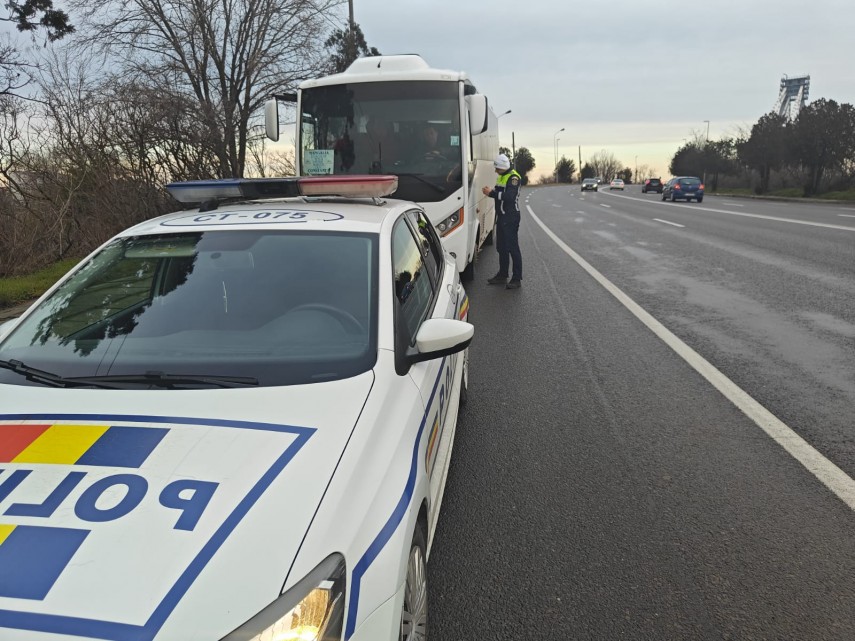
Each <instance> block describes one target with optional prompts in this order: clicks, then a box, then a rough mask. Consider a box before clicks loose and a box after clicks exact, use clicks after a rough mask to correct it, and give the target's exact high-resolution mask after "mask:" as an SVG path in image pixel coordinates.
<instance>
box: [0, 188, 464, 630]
mask: <svg viewBox="0 0 855 641" xmlns="http://www.w3.org/2000/svg"><path fill="white" fill-rule="evenodd" d="M397 180H398V179H397V177H395V176H353V175H348V176H317V177H312V178H282V179H271V178H266V179H260V180H253V179H234V180H212V181H196V182H190V183H173V184H172V185H170V186H169V187H168V189H169V191H170V192H171V193H172V194H173V195H174V196H175V197H176V198H177V199H178V200H179V201H180V202H183V203H185V206H188V207H189V204H190V203H195V205H194V206H193V207H191V208H189V209H186V210H184V211H179V212H176V213H173V214H168V215H166V216H162V217H160V218H154V219H151V220H147V221H145V222H142V223H139V224H138V225H136V226H135V227H133V228H131V229H129V230H127V231H125V232H122V233H121V234H119V235H118V236H116V237H115V238H114V239H113V240H111V241H109V242H108V243H106V244H105V245H103V246H102V247H101V248H100V249H99V250H98V251H96V252H95V253H93V254H92V255H90V256H89V257H88V258H86V259H85V260H84V262H83V263H81V265H80V266H79V267H77V268H76V269H73V270H72V271H71V273H70V274H69V275H68V276H66V277H65V278H64V279H63V280H62V281H61V282H60V283H59V284H58V285H55V286H54V287H53V289H51V290H50V291H49V292H48V293H47V294H46V295H45V296H44V297H43V298H42V300H41V301H40V302H38V303H36V304H35V306H33V307H31V308H30V309H29V310H28V311H27V312H25V313H24V315H23V316H22V317H20V318H18V319H16V320H14V321H12V322H11V325H5V326H3V327H2V328H0V461H2V465H0V468H2V472H3V474H2V475H0V502H2V503H3V510H4V514H3V518H2V521H0V523H2V525H0V601H2V608H0V638H2V639H3V641H10V640H12V639H15V640H18V641H22V640H24V639H30V640H34V639H42V640H44V639H46V638H47V637H50V639H52V641H62V640H65V641H72V640H76V641H83V640H84V639H90V640H91V639H99V638H100V639H114V640H119V639H146V640H147V641H167V640H173V641H174V640H178V639H187V640H188V641H190V640H198V639H205V640H207V641H215V640H216V639H243V640H246V641H248V640H255V641H258V640H259V639H268V640H269V639H274V638H275V639H280V640H285V639H291V640H295V641H296V640H298V639H301V640H310V639H312V640H315V641H317V640H324V641H326V640H333V639H336V640H338V641H340V640H341V639H348V641H378V640H380V639H387V640H388V639H395V640H396V641H397V640H398V639H407V640H409V639H415V638H419V639H423V638H424V635H423V631H424V630H425V629H426V627H427V626H428V620H427V616H428V606H427V601H426V599H427V598H428V584H427V565H426V564H427V550H428V549H430V543H431V540H432V538H433V533H434V531H435V527H436V522H437V521H436V520H437V518H438V517H439V507H440V504H441V502H442V493H443V488H444V486H445V478H446V474H447V473H448V466H449V462H450V460H451V454H452V451H451V450H452V444H453V442H454V433H455V425H456V423H457V415H458V408H459V405H460V401H461V398H465V395H466V381H467V376H468V374H467V372H468V369H467V356H466V353H467V352H466V349H467V346H468V345H469V341H470V340H471V339H472V335H473V332H474V328H473V326H472V325H470V324H469V323H467V322H466V319H467V314H468V309H469V299H468V298H467V296H466V292H465V291H464V290H463V287H462V286H461V285H460V281H459V275H458V270H457V266H456V264H455V262H454V259H453V257H452V256H451V254H450V253H449V252H448V251H446V250H445V248H444V247H443V245H442V243H441V241H440V238H439V235H438V234H437V233H436V232H435V231H434V228H433V225H432V224H431V222H430V220H429V219H428V218H427V215H426V214H425V212H424V210H423V209H422V208H421V207H420V206H419V205H416V204H415V203H410V202H405V201H402V200H393V199H385V198H384V196H388V195H389V194H391V193H392V192H394V191H395V189H396V188H397ZM381 199H382V200H381ZM200 202H202V203H205V205H204V206H202V207H201V208H200V207H199V206H198V203H200ZM22 481H23V482H22ZM45 497H48V498H45ZM16 510H17V511H16ZM434 550H436V548H434ZM434 553H435V554H436V552H434ZM131 577H133V578H132V580H129V579H130V578H131Z"/></svg>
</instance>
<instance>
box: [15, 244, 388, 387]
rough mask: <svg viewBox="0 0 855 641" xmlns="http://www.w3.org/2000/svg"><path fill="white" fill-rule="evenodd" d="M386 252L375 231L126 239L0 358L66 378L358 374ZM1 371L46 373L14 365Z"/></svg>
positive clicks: (372, 355) (74, 280) (57, 295)
mask: <svg viewBox="0 0 855 641" xmlns="http://www.w3.org/2000/svg"><path fill="white" fill-rule="evenodd" d="M376 256H377V237H376V235H372V234H335V233H314V232H276V231H234V230H229V231H208V232H198V233H188V234H168V235H157V236H138V237H132V238H124V239H119V240H116V241H114V242H112V243H111V244H110V245H108V246H107V247H105V248H104V249H103V250H102V251H100V252H99V253H98V254H97V255H96V256H94V257H93V258H92V259H90V260H89V261H88V262H87V263H86V264H85V265H84V266H83V267H82V268H81V269H79V270H78V271H77V272H75V273H74V274H73V275H72V276H71V277H70V278H69V279H68V280H66V281H65V283H64V284H63V285H62V286H61V287H60V288H59V289H58V290H57V291H55V292H54V293H53V294H52V295H51V296H50V297H49V298H48V299H47V300H45V301H44V302H42V303H41V304H40V305H39V306H38V308H37V309H35V310H34V311H33V313H32V314H31V315H30V316H29V317H28V318H26V319H25V320H23V321H22V322H21V324H20V325H18V326H17V327H16V328H15V329H14V330H13V331H12V332H10V334H9V335H8V336H6V337H5V338H4V339H3V341H2V342H0V359H2V360H16V361H21V362H23V363H26V364H27V365H28V366H30V367H35V368H39V369H41V370H45V371H48V372H51V373H52V374H55V375H57V376H61V377H64V378H74V377H94V376H126V377H133V376H140V375H145V374H146V373H148V372H158V373H160V374H161V375H162V376H173V377H178V376H183V377H188V378H189V377H195V378H197V379H198V378H200V377H204V376H206V375H207V376H211V377H217V376H219V377H250V378H253V379H257V380H258V383H259V385H296V384H305V383H314V382H322V381H328V380H336V379H341V378H346V377H349V376H354V375H356V374H359V373H361V372H364V371H366V370H368V369H370V368H371V367H373V365H374V362H375V359H376V351H377V347H376V346H377V338H376V336H377V330H376V327H377V313H376V307H377V303H376V301H377V260H376ZM139 380H140V383H144V379H139ZM0 382H3V383H11V384H20V385H35V384H39V382H38V381H37V380H35V381H34V380H31V379H27V378H24V377H22V376H19V375H16V374H15V373H14V372H13V371H10V370H8V369H0ZM140 383H137V384H134V383H130V382H129V383H128V385H129V386H131V387H134V386H136V387H138V386H139V384H140ZM211 386H216V385H215V384H213V383H212V385H211ZM176 387H180V385H177V386H176Z"/></svg>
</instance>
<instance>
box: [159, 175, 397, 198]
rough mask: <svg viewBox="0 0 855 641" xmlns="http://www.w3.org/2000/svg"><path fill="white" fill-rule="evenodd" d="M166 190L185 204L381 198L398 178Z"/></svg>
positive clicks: (246, 182) (215, 183)
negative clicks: (211, 201) (294, 199)
mask: <svg viewBox="0 0 855 641" xmlns="http://www.w3.org/2000/svg"><path fill="white" fill-rule="evenodd" d="M166 189H167V191H169V193H170V194H171V195H172V197H173V198H175V200H177V201H179V202H182V203H201V202H205V201H208V200H224V199H228V198H241V199H245V200H255V199H263V198H293V197H295V196H307V197H320V196H341V197H343V198H382V197H383V196H389V195H391V194H393V193H395V190H397V189H398V177H397V176H312V177H308V178H227V179H224V180H190V181H186V182H175V183H169V184H168V185H167V186H166Z"/></svg>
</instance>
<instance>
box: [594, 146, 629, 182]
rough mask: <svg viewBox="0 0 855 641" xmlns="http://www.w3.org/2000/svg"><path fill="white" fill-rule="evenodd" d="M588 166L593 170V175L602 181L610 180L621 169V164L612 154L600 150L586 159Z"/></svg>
mask: <svg viewBox="0 0 855 641" xmlns="http://www.w3.org/2000/svg"><path fill="white" fill-rule="evenodd" d="M588 164H589V165H590V166H591V167H592V168H593V170H594V175H595V176H599V177H600V178H602V179H603V180H611V179H612V178H614V177H615V176H616V175H617V174H618V172H619V171H620V170H621V169H622V166H623V163H622V162H620V161H619V160H618V159H617V158H615V156H614V154H612V153H611V152H610V151H606V150H605V149H601V150H600V151H598V152H597V153H595V154H594V155H593V156H591V157H590V158H588Z"/></svg>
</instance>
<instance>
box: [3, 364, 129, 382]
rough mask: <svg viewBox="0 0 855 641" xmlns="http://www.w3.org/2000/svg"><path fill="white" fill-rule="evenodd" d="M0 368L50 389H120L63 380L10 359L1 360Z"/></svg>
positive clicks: (71, 379)
mask: <svg viewBox="0 0 855 641" xmlns="http://www.w3.org/2000/svg"><path fill="white" fill-rule="evenodd" d="M0 368H2V369H8V370H9V371H10V372H15V373H16V374H20V375H21V376H23V377H24V378H26V379H27V380H28V381H33V382H34V383H41V384H42V385H47V386H49V387H100V388H102V389H118V388H117V387H115V386H114V385H108V384H102V383H93V382H83V381H81V382H78V380H79V379H73V378H63V377H62V376H60V375H59V374H54V373H53V372H46V371H45V370H43V369H36V368H35V367H30V366H29V365H24V363H22V362H21V361H17V360H14V359H9V360H8V361H5V360H0Z"/></svg>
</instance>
